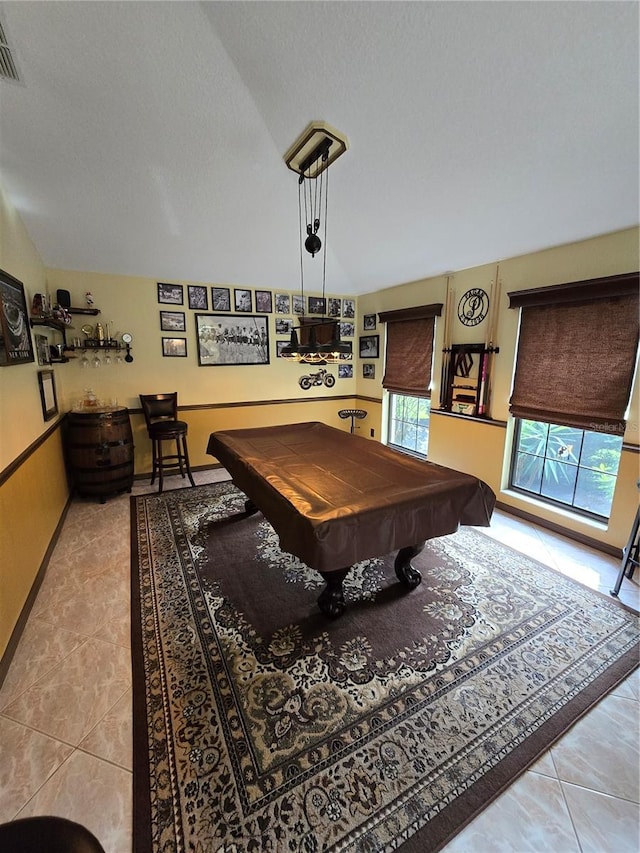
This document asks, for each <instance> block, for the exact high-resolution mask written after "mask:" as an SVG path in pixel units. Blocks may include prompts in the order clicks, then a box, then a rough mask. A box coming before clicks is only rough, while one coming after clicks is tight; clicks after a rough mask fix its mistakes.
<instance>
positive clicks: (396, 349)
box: [378, 303, 442, 397]
mask: <svg viewBox="0 0 640 853" xmlns="http://www.w3.org/2000/svg"><path fill="white" fill-rule="evenodd" d="M441 313H442V303H440V304H437V305H420V306H418V307H415V308H400V309H398V310H397V311H383V312H382V313H380V314H378V319H379V320H380V322H381V323H386V324H387V357H386V362H385V371H384V378H383V380H382V387H383V388H386V389H387V391H393V392H395V393H396V394H410V395H411V396H413V397H430V396H431V392H430V391H429V384H430V383H431V362H432V361H433V332H434V325H435V318H436V317H439V316H440V315H441Z"/></svg>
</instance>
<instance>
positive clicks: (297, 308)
mask: <svg viewBox="0 0 640 853" xmlns="http://www.w3.org/2000/svg"><path fill="white" fill-rule="evenodd" d="M305 302H306V299H305V297H304V296H302V294H300V295H298V296H293V297H292V299H291V313H292V314H295V315H296V317H304V315H305V314H306V313H307V312H306V309H305V304H304V303H305ZM283 313H284V314H288V313H289V312H288V311H283Z"/></svg>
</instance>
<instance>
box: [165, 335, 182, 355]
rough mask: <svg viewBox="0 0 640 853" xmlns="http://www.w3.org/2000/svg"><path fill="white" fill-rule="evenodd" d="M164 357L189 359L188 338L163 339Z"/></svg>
mask: <svg viewBox="0 0 640 853" xmlns="http://www.w3.org/2000/svg"><path fill="white" fill-rule="evenodd" d="M162 355H163V356H165V357H166V358H186V357H187V341H186V338H163V339H162Z"/></svg>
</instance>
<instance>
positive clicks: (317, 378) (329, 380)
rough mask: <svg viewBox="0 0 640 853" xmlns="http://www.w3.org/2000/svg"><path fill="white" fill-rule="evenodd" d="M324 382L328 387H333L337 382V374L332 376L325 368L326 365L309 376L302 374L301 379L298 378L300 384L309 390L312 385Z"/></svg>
mask: <svg viewBox="0 0 640 853" xmlns="http://www.w3.org/2000/svg"><path fill="white" fill-rule="evenodd" d="M323 383H324V384H325V385H326V386H327V388H333V386H334V385H335V384H336V378H335V376H332V375H331V374H330V373H329V371H328V370H325V369H324V367H323V368H322V369H321V370H319V371H318V372H317V373H310V374H309V375H308V376H301V377H300V379H298V384H299V385H300V387H301V388H303V389H304V390H305V391H308V390H309V388H311V386H312V385H322V384H323Z"/></svg>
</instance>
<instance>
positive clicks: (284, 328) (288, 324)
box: [276, 317, 293, 335]
mask: <svg viewBox="0 0 640 853" xmlns="http://www.w3.org/2000/svg"><path fill="white" fill-rule="evenodd" d="M292 329H293V320H292V319H291V318H290V317H276V335H290V334H291V330H292Z"/></svg>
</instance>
